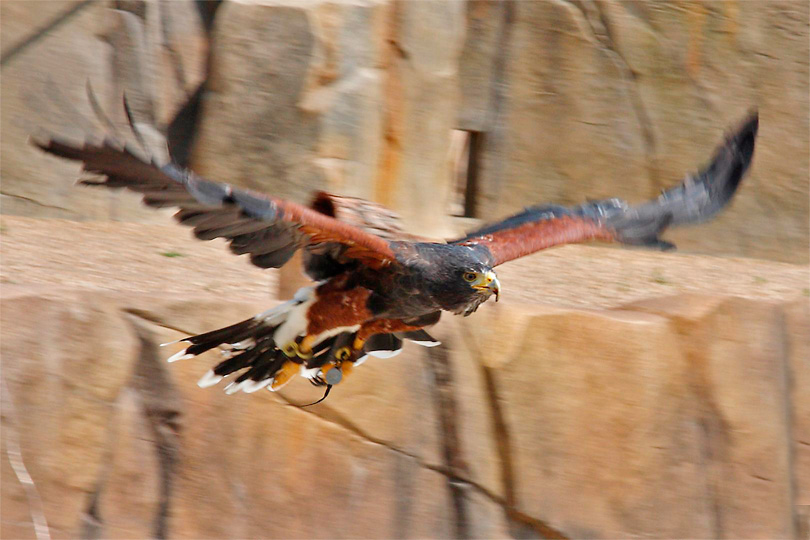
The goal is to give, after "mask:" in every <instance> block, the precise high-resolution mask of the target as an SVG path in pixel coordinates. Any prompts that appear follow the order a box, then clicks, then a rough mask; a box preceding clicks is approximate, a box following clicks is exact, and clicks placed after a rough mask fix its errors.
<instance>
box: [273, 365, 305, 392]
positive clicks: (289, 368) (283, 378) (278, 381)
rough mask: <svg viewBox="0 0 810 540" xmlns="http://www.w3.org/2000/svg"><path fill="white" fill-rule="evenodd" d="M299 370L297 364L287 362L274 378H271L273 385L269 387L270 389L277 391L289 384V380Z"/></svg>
mask: <svg viewBox="0 0 810 540" xmlns="http://www.w3.org/2000/svg"><path fill="white" fill-rule="evenodd" d="M299 369H300V368H299V367H298V364H296V363H295V362H292V361H290V360H287V361H286V362H284V364H283V365H282V366H281V368H280V369H279V370H278V371H277V372H276V374H275V376H274V377H273V384H272V385H270V387H271V388H272V389H273V390H278V389H279V388H281V387H282V386H284V385H285V384H287V383H288V382H290V379H292V378H293V377H294V376H295V374H296V373H298V370H299Z"/></svg>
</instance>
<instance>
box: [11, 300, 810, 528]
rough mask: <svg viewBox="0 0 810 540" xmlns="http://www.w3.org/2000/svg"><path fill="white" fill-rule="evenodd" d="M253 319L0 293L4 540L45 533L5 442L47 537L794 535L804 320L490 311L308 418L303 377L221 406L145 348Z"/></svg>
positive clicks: (672, 311)
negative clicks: (29, 487)
mask: <svg viewBox="0 0 810 540" xmlns="http://www.w3.org/2000/svg"><path fill="white" fill-rule="evenodd" d="M263 307H266V306H260V305H228V304H225V305H223V304H222V303H221V302H219V301H215V300H198V301H186V300H183V301H180V300H177V301H174V300H171V299H163V300H158V299H148V298H142V297H139V298H131V297H126V296H123V295H115V294H110V295H102V294H92V295H88V294H86V293H85V294H84V295H81V297H80V296H79V295H78V294H75V293H71V292H57V291H54V292H42V291H39V292H30V293H28V292H25V291H22V292H17V293H16V294H12V295H8V294H6V296H5V297H4V298H3V302H2V321H1V322H2V335H1V336H0V337H1V338H2V351H0V352H2V359H3V384H4V385H5V386H4V387H3V394H4V398H3V399H4V400H8V401H4V403H3V448H2V453H3V458H4V459H3V464H2V467H3V469H2V473H3V474H2V483H1V484H0V487H2V500H1V501H0V502H2V507H3V513H2V531H0V535H2V537H4V538H12V537H14V538H29V537H30V538H33V526H32V517H31V516H32V513H31V512H32V508H33V512H34V515H37V513H38V512H39V510H38V508H39V505H37V504H35V502H34V503H32V502H31V500H30V499H29V497H30V496H31V494H30V491H29V492H27V491H26V489H25V487H26V486H25V485H23V484H21V483H20V482H19V481H18V479H17V477H16V476H15V474H14V472H13V470H12V469H11V466H10V461H9V460H8V459H7V457H8V456H9V454H8V452H9V448H11V449H12V450H13V449H14V442H15V441H19V447H20V449H21V460H22V462H23V463H24V465H25V467H26V468H27V471H28V473H30V475H31V478H32V479H33V484H34V485H35V487H36V490H37V491H38V494H39V497H40V498H41V507H42V510H41V514H42V515H44V516H45V518H46V519H47V523H48V525H49V527H50V530H51V533H52V534H53V536H54V537H56V538H70V537H76V536H79V535H84V536H88V537H105V538H125V537H145V536H149V535H154V534H166V535H168V536H169V537H173V538H174V537H185V538H199V537H210V538H223V537H259V536H263V537H268V536H269V537H286V538H335V537H419V538H423V537H430V538H451V537H462V536H469V537H481V538H491V537H505V536H509V535H526V534H531V535H540V536H541V537H570V538H575V537H584V536H588V537H594V538H616V537H627V536H642V535H643V536H646V537H655V538H674V537H690V538H764V537H768V538H791V537H798V536H799V534H800V531H802V530H804V531H806V530H807V513H806V508H807V505H808V504H810V498H809V497H810V468H808V463H810V452H808V445H807V441H808V439H810V408H809V407H808V403H807V400H806V398H805V396H806V394H807V393H806V392H803V391H802V388H803V387H804V386H806V383H807V381H808V379H809V378H810V363H808V359H810V355H808V350H809V349H810V342H809V341H808V336H810V331H808V329H809V328H810V310H808V306H807V304H806V302H802V303H791V304H778V303H768V302H760V301H750V300H742V299H738V298H721V297H698V296H678V297H671V298H665V299H658V300H651V301H647V302H642V303H639V304H635V305H630V306H626V307H624V308H622V309H615V310H603V311H594V310H574V309H558V308H552V307H544V306H538V305H531V306H528V305H527V306H520V305H513V306H503V305H500V304H497V305H492V306H489V305H487V306H484V307H482V311H481V312H480V313H477V314H476V316H475V317H470V318H459V317H446V318H445V320H443V321H442V322H441V323H440V325H439V326H438V327H436V328H435V329H434V333H435V335H436V336H437V337H439V338H440V339H442V340H443V345H442V346H441V347H437V348H434V349H424V348H420V347H418V346H415V345H413V344H409V345H406V349H405V351H404V353H403V354H402V355H401V356H399V357H397V358H394V359H389V360H379V359H374V360H371V361H369V362H368V363H366V364H365V365H364V366H362V367H361V368H359V369H357V370H356V371H355V373H354V374H353V375H352V377H351V378H349V379H347V380H346V381H344V382H343V383H341V385H340V386H338V387H336V388H335V389H334V391H333V393H332V395H331V396H330V397H329V398H328V400H327V401H326V402H325V403H324V404H321V405H317V406H315V407H312V408H308V409H299V408H297V407H296V406H294V405H296V404H299V405H300V404H303V403H306V402H309V401H312V400H314V399H315V398H317V397H318V394H319V391H318V390H317V389H313V388H312V387H310V386H309V385H308V384H306V383H305V382H303V381H301V380H297V381H296V382H294V383H292V384H291V385H290V386H288V387H287V388H286V389H285V390H284V392H282V393H280V394H272V393H270V392H265V391H262V392H259V393H256V394H251V395H247V394H237V395H233V396H227V395H225V394H224V393H223V392H221V389H220V388H209V389H204V390H203V389H200V388H198V387H197V386H196V384H195V381H196V380H197V379H198V378H199V377H200V376H201V375H202V374H203V373H204V372H205V371H206V370H207V369H208V368H209V365H210V363H211V362H212V361H213V360H214V357H213V356H211V357H209V358H203V359H199V360H196V361H184V362H179V363H176V364H171V365H169V364H166V363H165V362H164V358H165V357H167V356H168V355H169V354H170V353H171V352H173V350H174V348H173V347H168V348H158V347H157V346H156V344H157V343H160V342H165V341H169V340H173V339H177V338H179V337H182V335H184V334H182V333H181V331H182V332H200V331H203V330H208V329H211V328H213V327H216V326H217V325H224V324H226V323H229V322H233V321H234V320H238V319H239V318H240V317H246V316H248V315H250V314H253V313H255V312H257V311H259V310H260V309H263ZM9 441H11V443H10V442H9ZM9 444H11V445H12V446H11V447H10V446H9Z"/></svg>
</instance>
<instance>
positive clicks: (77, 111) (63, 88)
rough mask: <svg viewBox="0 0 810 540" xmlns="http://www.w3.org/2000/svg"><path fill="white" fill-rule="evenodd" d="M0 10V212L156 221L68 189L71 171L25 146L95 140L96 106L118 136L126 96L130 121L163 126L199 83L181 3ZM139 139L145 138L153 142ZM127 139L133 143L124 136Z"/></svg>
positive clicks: (192, 19)
mask: <svg viewBox="0 0 810 540" xmlns="http://www.w3.org/2000/svg"><path fill="white" fill-rule="evenodd" d="M111 5H112V3H107V2H82V1H54V2H27V1H24V0H11V1H10V2H3V3H2V8H0V9H2V11H1V12H0V15H1V16H0V20H2V22H1V23H0V25H2V32H0V33H2V35H3V42H2V47H3V53H2V66H1V67H0V69H1V70H2V93H3V101H2V106H1V107H0V113H2V124H0V126H2V127H1V128H0V129H2V135H3V136H2V142H1V143H0V145H1V146H0V151H1V152H2V156H3V157H2V160H0V176H2V179H3V187H2V211H3V213H5V214H17V215H26V216H34V217H59V218H68V219H80V220H84V219H94V220H122V221H157V220H161V221H163V220H165V216H161V215H160V214H156V213H154V212H150V211H148V210H146V209H144V208H141V206H140V204H139V199H138V197H135V196H133V195H131V194H125V193H105V192H102V191H96V190H91V189H78V188H76V187H74V185H73V183H74V180H75V179H76V178H78V177H79V172H78V171H79V167H78V166H76V165H75V164H71V163H67V162H65V161H64V160H59V159H54V158H52V157H48V156H43V155H42V152H40V151H38V150H36V149H35V148H34V147H33V146H31V144H29V142H28V140H29V138H30V137H31V136H35V135H37V134H39V135H44V134H60V135H62V136H65V137H69V138H72V139H73V140H83V139H84V138H86V137H88V136H91V135H95V136H99V135H101V134H103V133H104V129H106V128H104V127H102V125H103V123H102V122H100V121H98V120H97V119H96V115H95V114H94V113H93V110H92V108H91V106H90V104H89V100H88V97H87V90H86V87H87V85H88V84H90V85H92V87H93V90H94V93H95V94H96V96H97V98H98V101H99V104H100V105H101V107H102V108H103V109H104V110H105V111H106V114H107V116H109V117H110V119H111V120H112V122H113V123H114V124H115V125H117V126H118V129H119V131H120V132H121V133H128V130H127V129H126V121H125V118H124V113H123V108H122V107H121V98H122V95H123V92H124V91H125V90H126V94H127V97H128V99H129V102H130V104H131V106H132V109H133V114H134V116H135V118H136V119H137V120H138V121H139V122H144V123H147V124H149V125H153V126H158V127H161V126H163V125H164V124H165V123H166V122H167V121H168V119H169V118H170V117H171V115H173V114H174V113H175V111H176V109H177V108H178V107H179V106H180V105H181V104H182V103H183V102H184V101H185V100H186V92H188V91H191V90H193V89H194V87H195V86H196V85H197V84H198V83H199V81H200V80H201V78H202V72H203V65H204V54H203V52H204V45H205V39H204V34H203V30H202V27H201V23H200V21H199V17H198V16H197V14H196V13H195V12H194V3H193V2H192V1H191V0H182V1H179V2H139V1H135V2H119V3H117V4H116V5H117V6H118V8H119V9H117V10H113V9H110V8H109V7H110V6H111ZM146 135H147V138H149V139H154V137H149V134H146ZM129 140H130V142H132V143H134V141H133V140H132V137H129Z"/></svg>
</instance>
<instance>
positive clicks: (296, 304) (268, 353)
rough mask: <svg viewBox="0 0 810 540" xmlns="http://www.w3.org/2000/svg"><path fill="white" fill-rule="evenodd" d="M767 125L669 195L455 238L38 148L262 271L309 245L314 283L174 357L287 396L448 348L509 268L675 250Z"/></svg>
mask: <svg viewBox="0 0 810 540" xmlns="http://www.w3.org/2000/svg"><path fill="white" fill-rule="evenodd" d="M757 127H758V116H757V114H756V112H753V113H750V114H749V116H748V117H747V118H746V119H745V120H744V121H742V122H741V123H740V124H739V125H738V126H737V127H736V129H733V130H732V131H731V132H730V133H728V134H727V135H726V137H725V140H724V141H723V142H722V143H721V144H720V145H719V146H718V147H717V148H716V149H715V151H714V154H713V156H712V157H711V160H710V161H709V163H708V164H707V165H706V166H705V167H704V168H703V169H701V170H700V171H699V172H697V173H695V174H691V175H687V176H686V178H685V179H684V180H683V181H682V182H681V183H680V184H679V185H677V186H675V187H673V188H671V189H668V190H666V191H664V192H663V193H662V194H661V195H660V196H659V197H657V198H656V199H653V200H650V201H647V202H644V203H641V204H637V205H632V204H629V203H627V202H625V201H623V200H621V199H616V198H613V199H605V200H599V201H591V202H587V203H584V204H580V205H577V206H572V207H563V206H556V205H550V204H541V205H537V206H531V207H528V208H526V209H525V210H523V211H522V212H519V213H517V214H515V215H513V216H511V217H507V218H506V219H503V220H501V221H499V222H496V223H492V224H489V225H486V226H483V227H481V228H479V229H477V230H475V231H473V232H470V233H469V234H467V235H466V236H464V237H463V238H458V239H455V240H451V241H447V242H428V241H419V240H417V239H414V238H413V237H409V236H407V235H406V234H405V233H403V232H402V231H401V230H400V229H399V228H398V226H397V225H396V218H395V216H394V214H393V213H391V212H390V211H387V210H385V209H384V208H382V207H380V206H378V205H376V204H374V203H370V202H368V201H363V200H360V199H352V198H347V197H338V196H334V195H330V194H327V193H318V194H316V195H315V197H314V200H313V202H312V204H311V205H310V207H305V206H303V205H300V204H296V203H294V202H291V201H287V200H282V199H279V198H276V197H272V196H266V195H262V194H260V193H256V192H253V191H249V190H246V189H240V188H237V187H233V186H231V185H228V184H222V183H216V182H212V181H209V180H206V179H203V178H201V177H199V176H197V175H196V174H194V173H193V172H192V171H190V170H186V169H183V168H181V167H179V166H177V165H175V164H173V163H168V164H158V163H156V162H155V160H153V159H152V158H150V157H145V156H143V155H141V153H139V151H138V150H137V149H135V148H132V147H130V146H128V145H126V144H122V143H120V142H118V141H116V140H115V139H114V138H112V137H106V138H104V139H103V140H101V141H96V142H93V141H88V142H85V143H84V144H72V143H70V142H67V141H65V140H60V139H57V138H50V139H47V140H40V141H36V140H35V141H34V143H35V144H36V145H37V146H39V147H40V148H41V149H42V150H44V151H46V152H49V153H51V154H54V155H56V156H60V157H62V158H66V159H70V160H75V161H79V162H81V163H82V164H83V168H84V170H85V171H87V172H89V173H93V174H95V175H97V176H96V177H95V179H93V180H84V181H82V183H83V184H87V185H92V186H100V187H107V188H112V189H118V188H125V189H128V190H131V191H134V192H136V193H140V194H142V195H143V202H144V203H145V204H147V205H149V206H152V207H156V208H163V207H174V208H177V209H178V210H177V213H176V214H174V216H175V218H176V219H177V220H178V221H179V222H180V223H181V224H183V225H187V226H189V227H192V228H193V230H194V235H195V236H196V237H197V238H199V239H201V240H210V239H213V238H225V239H226V240H227V241H228V242H229V245H230V249H231V251H232V252H234V253H236V254H240V255H241V254H249V256H250V261H251V262H252V263H253V264H254V265H256V266H259V267H261V268H279V267H281V266H282V265H284V264H285V263H286V262H287V261H289V260H290V258H291V257H292V255H293V254H294V252H295V251H296V250H299V249H301V250H303V260H304V270H305V272H306V273H307V274H308V275H309V276H310V277H311V278H312V279H313V280H315V281H316V284H315V285H313V286H310V287H304V288H302V289H300V290H299V291H298V292H297V293H296V294H295V295H294V297H293V298H292V299H291V300H289V301H287V302H285V303H282V304H280V305H277V306H275V307H273V308H272V309H269V310H267V311H265V312H263V313H259V314H258V315H256V316H254V317H251V318H250V319H247V320H244V321H241V322H237V323H236V324H233V325H231V326H228V327H225V328H220V329H216V330H212V331H210V332H207V333H204V334H200V335H196V336H191V337H187V338H185V339H183V340H180V341H184V342H186V343H188V346H187V347H186V348H185V349H184V350H183V351H181V352H179V353H177V354H176V355H174V356H173V357H172V358H170V361H172V360H180V359H185V358H190V357H194V356H197V355H199V354H201V353H203V352H205V351H208V350H211V349H214V348H219V349H220V351H221V353H222V355H223V359H222V360H221V362H219V364H217V365H216V366H215V367H214V368H213V369H212V370H210V371H209V372H208V373H207V374H206V375H205V376H203V378H202V379H201V380H200V382H199V385H200V386H202V387H206V386H211V385H214V384H217V383H218V382H220V381H221V380H222V379H224V378H225V377H229V376H232V377H233V379H232V382H230V384H228V385H227V386H226V391H227V392H229V393H232V392H235V391H238V390H242V391H245V392H254V391H257V390H259V389H261V388H264V387H267V388H268V389H269V390H272V391H275V390H278V389H280V388H281V387H282V386H284V385H285V384H286V383H287V382H288V381H289V380H290V379H291V378H292V377H293V376H294V375H296V374H299V373H300V374H301V375H302V376H304V377H306V378H307V379H309V380H310V381H311V382H312V383H313V384H316V385H325V386H326V390H327V393H328V390H329V389H330V388H331V387H332V385H335V384H337V383H339V382H340V381H341V380H342V379H343V378H344V377H345V376H346V375H348V373H349V372H350V371H351V369H352V368H353V367H354V366H356V365H359V364H360V363H362V362H363V361H364V360H365V359H366V358H367V356H369V355H371V356H377V357H389V356H393V355H394V354H396V353H397V352H399V351H400V349H401V347H402V342H403V340H410V341H413V342H416V343H419V344H421V345H425V346H434V345H438V342H437V341H436V340H435V339H433V338H432V337H431V336H430V335H429V334H428V333H427V332H426V331H425V330H424V329H425V328H426V327H429V326H431V325H433V324H435V323H436V322H437V321H438V320H439V317H440V315H441V313H442V312H443V311H449V312H451V313H454V314H460V315H464V316H467V315H470V314H471V313H473V312H474V311H475V310H476V309H477V308H478V306H480V305H481V304H482V303H483V302H485V301H487V300H488V299H489V298H491V297H492V296H495V300H496V301H497V300H498V295H499V289H500V283H499V282H498V278H497V276H496V274H495V267H496V266H498V265H500V264H503V263H505V262H508V261H511V260H513V259H517V258H518V257H523V256H525V255H529V254H531V253H535V252H537V251H539V250H542V249H546V248H550V247H553V246H559V245H562V244H570V243H576V242H585V241H590V240H601V241H606V242H611V241H614V242H621V243H624V244H630V245H635V246H648V247H652V248H657V249H672V248H674V246H673V245H672V244H670V243H668V242H666V241H665V240H662V239H661V236H660V235H661V233H662V232H663V231H664V230H665V229H667V228H668V227H672V226H677V225H684V224H691V223H700V222H703V221H706V220H708V219H710V218H712V217H713V216H714V215H716V214H717V213H718V212H719V211H721V210H722V209H723V208H724V207H725V206H726V205H727V204H728V203H729V201H730V200H731V199H732V197H733V196H734V193H735V192H736V191H737V188H738V186H739V185H740V182H741V180H742V179H743V177H744V175H745V173H746V171H747V170H748V168H749V165H750V163H751V159H752V157H753V153H754V143H755V139H756V133H757ZM136 134H137V133H136ZM324 397H325V396H324Z"/></svg>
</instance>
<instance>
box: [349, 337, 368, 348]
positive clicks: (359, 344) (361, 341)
mask: <svg viewBox="0 0 810 540" xmlns="http://www.w3.org/2000/svg"><path fill="white" fill-rule="evenodd" d="M365 344H366V340H365V339H360V338H359V337H356V338H354V343H353V344H352V347H354V350H355V351H359V350H360V349H362V348H363V345H365Z"/></svg>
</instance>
